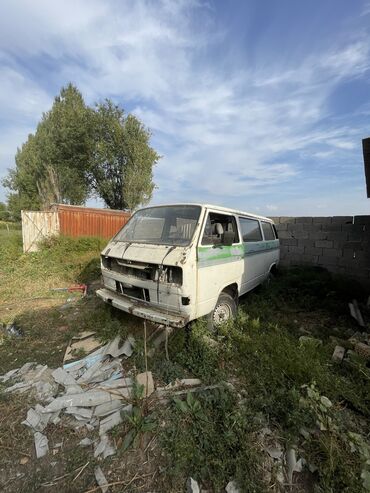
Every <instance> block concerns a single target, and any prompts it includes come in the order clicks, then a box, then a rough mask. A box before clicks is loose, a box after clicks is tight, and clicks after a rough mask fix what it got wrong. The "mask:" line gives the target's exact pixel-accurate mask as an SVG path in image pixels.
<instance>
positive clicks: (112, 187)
mask: <svg viewBox="0 0 370 493" xmlns="http://www.w3.org/2000/svg"><path fill="white" fill-rule="evenodd" d="M149 140H150V132H149V130H148V129H147V128H146V127H145V126H144V125H143V124H142V122H141V121H140V120H139V119H138V118H136V117H135V116H133V115H130V114H129V115H126V114H125V113H124V111H123V109H121V108H120V107H118V106H116V105H115V104H114V103H113V102H112V101H110V100H108V99H107V100H105V102H104V103H101V104H98V105H96V107H95V108H94V109H93V108H90V107H88V106H86V104H85V102H84V100H83V97H82V95H81V93H80V92H79V91H78V89H77V88H76V87H75V86H73V85H72V84H69V85H68V86H67V87H64V88H62V90H61V92H60V94H59V96H57V97H56V98H55V100H54V103H53V106H52V108H51V109H50V111H48V112H46V113H44V114H43V116H42V119H41V121H40V123H39V124H38V125H37V128H36V132H35V134H30V135H29V136H28V139H27V141H26V142H25V143H24V144H23V145H22V146H21V147H20V148H19V149H18V150H17V153H16V156H15V164H16V166H15V169H13V170H10V171H9V174H8V176H7V177H6V178H5V180H3V184H4V186H5V187H7V188H8V189H9V190H10V191H11V193H10V194H9V196H8V208H9V211H10V213H11V215H12V217H14V218H19V217H20V211H21V209H33V210H40V209H44V208H48V207H49V206H50V204H52V203H66V204H77V205H78V204H84V203H85V201H86V199H87V198H88V196H89V195H91V194H93V195H95V196H97V197H100V198H102V199H103V200H104V202H105V204H106V205H107V206H108V207H110V208H114V209H135V208H136V207H137V206H138V205H140V204H144V203H146V202H148V201H149V200H150V198H151V196H152V193H153V189H154V183H153V173H152V171H153V166H154V165H155V164H156V163H157V161H158V159H159V155H158V154H157V153H156V152H155V150H154V149H153V148H152V147H150V144H149Z"/></svg>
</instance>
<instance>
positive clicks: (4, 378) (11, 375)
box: [0, 368, 19, 382]
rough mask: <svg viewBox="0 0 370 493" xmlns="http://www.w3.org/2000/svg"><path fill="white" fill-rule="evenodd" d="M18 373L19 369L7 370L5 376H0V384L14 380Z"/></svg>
mask: <svg viewBox="0 0 370 493" xmlns="http://www.w3.org/2000/svg"><path fill="white" fill-rule="evenodd" d="M18 372H19V368H15V369H14V370H9V371H8V372H7V373H5V375H1V376H0V382H7V381H8V380H10V379H12V378H14V377H15V376H16V375H17V373H18Z"/></svg>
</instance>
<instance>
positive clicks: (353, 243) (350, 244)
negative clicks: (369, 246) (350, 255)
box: [343, 241, 366, 250]
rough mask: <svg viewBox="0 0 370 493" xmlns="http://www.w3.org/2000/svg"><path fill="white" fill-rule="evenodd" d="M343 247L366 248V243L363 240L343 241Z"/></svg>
mask: <svg viewBox="0 0 370 493" xmlns="http://www.w3.org/2000/svg"><path fill="white" fill-rule="evenodd" d="M343 248H345V249H348V248H352V249H353V250H364V249H365V248H366V243H365V242H363V241H344V242H343Z"/></svg>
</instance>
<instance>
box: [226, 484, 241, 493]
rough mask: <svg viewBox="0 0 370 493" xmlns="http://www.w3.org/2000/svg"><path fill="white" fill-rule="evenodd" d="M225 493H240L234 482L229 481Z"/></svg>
mask: <svg viewBox="0 0 370 493" xmlns="http://www.w3.org/2000/svg"><path fill="white" fill-rule="evenodd" d="M225 490H226V493H240V490H239V488H238V487H237V485H236V482H235V481H229V482H228V483H227V485H226V488H225Z"/></svg>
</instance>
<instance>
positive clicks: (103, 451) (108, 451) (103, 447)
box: [94, 435, 116, 459]
mask: <svg viewBox="0 0 370 493" xmlns="http://www.w3.org/2000/svg"><path fill="white" fill-rule="evenodd" d="M115 453H116V448H115V446H114V445H113V444H112V443H111V441H110V440H109V437H108V435H102V436H101V437H100V442H99V443H98V445H97V446H96V447H95V450H94V457H95V458H96V457H99V455H102V456H103V459H106V458H107V457H109V456H110V455H114V454H115Z"/></svg>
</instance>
